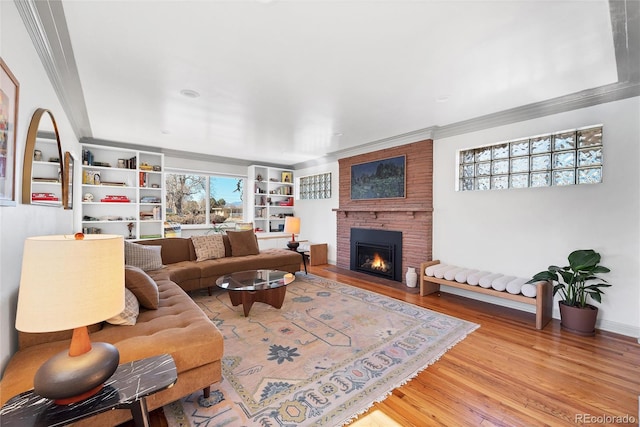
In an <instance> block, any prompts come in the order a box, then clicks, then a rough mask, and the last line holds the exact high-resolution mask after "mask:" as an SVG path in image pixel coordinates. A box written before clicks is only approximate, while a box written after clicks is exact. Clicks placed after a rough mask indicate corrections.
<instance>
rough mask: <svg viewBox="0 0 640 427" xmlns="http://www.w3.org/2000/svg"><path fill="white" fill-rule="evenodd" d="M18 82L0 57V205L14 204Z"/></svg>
mask: <svg viewBox="0 0 640 427" xmlns="http://www.w3.org/2000/svg"><path fill="white" fill-rule="evenodd" d="M19 90H20V84H19V83H18V80H17V79H16V78H15V76H14V75H13V74H12V73H11V70H9V67H8V66H7V64H6V63H5V62H4V60H3V59H2V58H0V206H15V205H16V188H15V183H16V123H17V121H18V94H19Z"/></svg>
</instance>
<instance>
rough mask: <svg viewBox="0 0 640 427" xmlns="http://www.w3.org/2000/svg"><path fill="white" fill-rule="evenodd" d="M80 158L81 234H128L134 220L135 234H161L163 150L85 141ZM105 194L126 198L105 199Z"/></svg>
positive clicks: (106, 196) (162, 232)
mask: <svg viewBox="0 0 640 427" xmlns="http://www.w3.org/2000/svg"><path fill="white" fill-rule="evenodd" d="M88 153H91V154H90V155H89V154H88ZM81 163H82V178H81V186H82V190H81V191H82V194H81V198H82V228H83V231H84V232H85V233H90V234H93V233H98V232H100V233H102V234H120V235H122V236H124V237H125V239H127V238H130V235H129V228H128V225H129V224H133V229H132V231H131V233H132V238H133V239H150V238H157V237H163V236H164V217H165V190H164V178H163V173H162V171H164V155H163V154H162V153H153V152H147V151H139V150H128V149H123V148H114V147H106V146H101V145H92V144H83V145H82V161H81ZM96 177H99V178H96ZM88 194H90V195H91V196H93V197H92V200H89V199H90V197H87V195H88ZM109 196H112V197H111V199H113V196H115V197H124V198H126V199H127V200H128V201H115V202H114V201H106V200H108V199H109V198H110V197H109Z"/></svg>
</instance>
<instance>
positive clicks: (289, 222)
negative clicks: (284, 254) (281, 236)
mask: <svg viewBox="0 0 640 427" xmlns="http://www.w3.org/2000/svg"><path fill="white" fill-rule="evenodd" d="M284 232H285V233H290V234H291V240H290V241H289V243H287V247H288V248H289V249H291V250H296V249H298V246H299V245H300V242H296V234H300V218H298V217H295V216H288V217H286V218H285V219H284Z"/></svg>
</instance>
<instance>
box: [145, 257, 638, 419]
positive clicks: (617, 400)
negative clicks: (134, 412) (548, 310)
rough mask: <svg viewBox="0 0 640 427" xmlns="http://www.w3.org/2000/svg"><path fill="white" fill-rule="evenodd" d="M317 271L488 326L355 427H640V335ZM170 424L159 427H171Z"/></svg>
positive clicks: (325, 267)
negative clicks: (585, 425)
mask: <svg viewBox="0 0 640 427" xmlns="http://www.w3.org/2000/svg"><path fill="white" fill-rule="evenodd" d="M307 268H308V271H309V273H311V274H314V275H317V276H321V277H325V278H327V279H331V280H336V281H338V282H342V283H346V284H350V285H352V286H357V287H359V288H362V289H366V290H370V291H373V292H377V293H380V294H383V295H386V296H389V297H391V298H397V299H399V300H402V301H406V302H409V303H412V304H416V305H418V306H421V307H425V308H428V309H430V310H434V311H437V312H440V313H444V314H447V315H450V316H454V317H458V318H460V319H464V320H468V321H470V322H475V323H478V324H480V328H478V329H477V330H476V331H474V332H473V333H471V334H470V335H469V336H468V337H467V338H465V339H464V340H463V341H462V342H460V343H458V344H457V345H456V346H454V347H453V348H452V349H451V350H449V351H448V352H447V353H445V354H444V355H443V356H442V357H441V358H440V360H439V361H438V362H436V363H435V364H433V365H431V366H429V367H428V368H427V369H425V370H423V371H422V372H421V373H420V374H419V375H417V376H416V377H415V378H414V379H412V380H411V381H409V382H408V383H406V384H405V385H403V386H401V387H399V388H397V389H396V390H394V392H393V393H392V394H391V395H390V396H389V397H388V398H387V399H385V400H384V401H382V402H378V403H376V404H374V405H373V407H372V408H371V409H370V410H369V411H368V412H367V413H365V414H363V415H362V416H360V417H359V418H358V420H356V422H354V423H353V424H352V425H353V426H357V427H361V426H378V425H386V424H385V422H386V423H387V424H389V425H393V424H392V422H391V421H390V420H393V422H395V423H397V424H398V425H402V426H413V425H416V426H439V425H441V426H454V425H455V426H466V425H472V426H478V425H480V426H485V427H502V426H504V427H508V426H545V425H549V426H563V425H567V426H569V425H576V424H579V423H577V422H576V420H577V418H576V417H577V416H582V415H583V414H589V415H592V416H621V417H622V416H628V417H633V419H635V423H632V424H633V425H638V396H639V395H640V345H639V344H638V343H637V340H636V339H635V338H632V337H625V336H622V335H617V334H614V333H610V332H602V331H597V333H596V336H595V337H580V336H577V335H573V334H570V333H568V332H566V331H563V330H562V329H561V328H560V322H559V321H558V320H552V321H551V322H550V323H549V325H547V327H546V328H545V329H544V330H541V331H538V330H536V329H535V323H534V319H535V315H534V314H533V313H527V312H522V311H519V310H514V309H509V308H505V307H500V306H496V305H493V304H489V303H485V302H481V301H476V300H471V299H468V298H463V297H460V296H458V295H452V294H447V293H445V292H442V293H441V294H440V295H439V296H438V295H437V294H433V295H427V296H425V297H421V296H420V295H418V294H416V293H415V292H413V290H411V291H412V292H405V291H404V290H403V288H402V286H398V285H397V284H394V285H393V286H387V285H386V284H385V282H384V281H381V280H378V279H374V280H369V279H368V278H367V276H366V275H363V274H353V273H352V272H348V271H345V270H343V269H339V268H336V267H335V266H329V265H320V266H308V267H307ZM369 417H370V418H369ZM161 418H163V417H155V418H154V420H153V421H152V425H153V426H154V427H164V426H165V425H166V421H165V424H162V421H161ZM358 422H361V424H358ZM367 423H369V424H367ZM390 423H391V424H390Z"/></svg>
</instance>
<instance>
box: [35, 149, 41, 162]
mask: <svg viewBox="0 0 640 427" xmlns="http://www.w3.org/2000/svg"><path fill="white" fill-rule="evenodd" d="M33 161H34V162H41V161H42V151H41V150H33Z"/></svg>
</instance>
